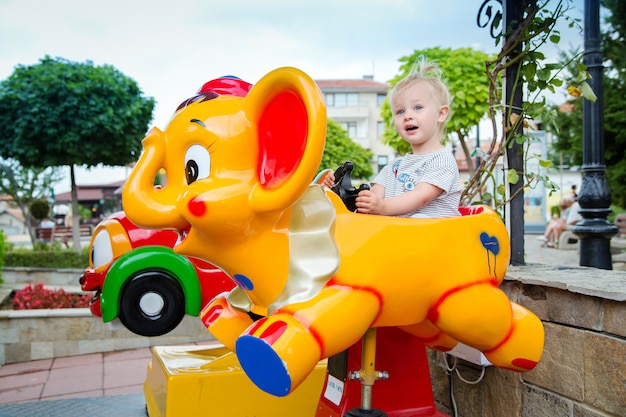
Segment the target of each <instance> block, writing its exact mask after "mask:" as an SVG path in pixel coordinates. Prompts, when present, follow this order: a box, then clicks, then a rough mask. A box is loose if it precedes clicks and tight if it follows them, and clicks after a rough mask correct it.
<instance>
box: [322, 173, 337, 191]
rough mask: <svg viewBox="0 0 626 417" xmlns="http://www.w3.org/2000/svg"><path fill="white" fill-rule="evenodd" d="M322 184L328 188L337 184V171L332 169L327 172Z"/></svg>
mask: <svg viewBox="0 0 626 417" xmlns="http://www.w3.org/2000/svg"><path fill="white" fill-rule="evenodd" d="M322 185H323V186H324V187H328V188H330V187H332V186H333V185H335V173H334V172H332V171H328V174H326V176H325V177H324V180H323V181H322Z"/></svg>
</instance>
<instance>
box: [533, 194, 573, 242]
mask: <svg viewBox="0 0 626 417" xmlns="http://www.w3.org/2000/svg"><path fill="white" fill-rule="evenodd" d="M573 204H574V200H572V199H571V198H569V197H566V198H564V199H563V200H561V202H560V203H559V209H560V210H561V215H560V216H556V215H554V216H553V217H552V220H550V223H548V227H546V231H545V233H544V234H543V236H539V237H538V238H537V239H538V240H542V241H544V242H546V246H548V247H549V248H554V247H555V246H556V244H557V242H558V241H559V238H560V237H561V234H562V233H563V232H564V231H565V230H566V229H567V226H568V223H569V221H568V216H569V213H570V210H571V207H572V205H573ZM575 204H578V203H575ZM576 212H578V210H576Z"/></svg>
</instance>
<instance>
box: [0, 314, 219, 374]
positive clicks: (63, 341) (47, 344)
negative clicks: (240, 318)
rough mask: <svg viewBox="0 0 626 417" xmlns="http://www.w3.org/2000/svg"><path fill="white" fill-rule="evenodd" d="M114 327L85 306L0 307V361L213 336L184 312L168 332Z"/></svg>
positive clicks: (209, 338)
mask: <svg viewBox="0 0 626 417" xmlns="http://www.w3.org/2000/svg"><path fill="white" fill-rule="evenodd" d="M117 327H118V328H117V329H115V330H113V329H111V328H110V326H109V325H108V324H105V323H103V322H102V319H100V318H98V317H94V316H92V315H91V313H90V312H89V309H87V308H71V309H70V308H68V309H57V310H22V311H11V310H5V311H0V365H3V364H8V363H14V362H24V361H30V360H37V359H48V358H58V357H63V356H74V355H85V354H89V353H99V352H110V351H114V350H124V349H136V348H141V347H150V346H162V345H177V344H185V343H191V342H199V341H205V340H213V338H212V336H211V334H210V333H209V332H208V331H207V330H206V328H205V327H204V326H203V325H202V322H201V321H200V319H199V318H198V317H191V316H185V318H184V319H183V321H182V322H181V323H180V324H179V325H178V327H176V328H175V329H174V330H172V331H171V332H170V333H168V334H166V335H163V336H158V337H144V336H138V335H136V334H134V333H132V332H130V331H129V330H127V329H126V328H125V327H123V326H122V325H121V324H119V325H118V326H117Z"/></svg>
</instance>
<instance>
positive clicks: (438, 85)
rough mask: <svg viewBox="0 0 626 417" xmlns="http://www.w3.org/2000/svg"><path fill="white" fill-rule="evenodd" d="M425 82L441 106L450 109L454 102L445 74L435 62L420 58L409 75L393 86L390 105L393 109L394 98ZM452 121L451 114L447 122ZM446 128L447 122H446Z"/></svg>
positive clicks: (390, 93)
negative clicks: (416, 84)
mask: <svg viewBox="0 0 626 417" xmlns="http://www.w3.org/2000/svg"><path fill="white" fill-rule="evenodd" d="M418 82H425V83H427V84H428V86H429V87H430V89H431V91H432V93H433V96H434V97H435V99H436V100H437V101H438V102H439V105H441V106H448V107H450V105H451V102H452V96H451V95H450V91H449V90H448V86H447V85H446V84H445V82H444V81H443V72H442V71H441V68H439V66H438V65H437V64H435V63H434V62H430V61H427V60H426V58H424V57H423V56H420V57H419V58H418V60H417V61H416V62H415V63H414V64H413V67H412V68H411V71H410V72H409V75H407V76H406V77H404V78H403V79H401V80H400V81H399V82H398V83H397V84H396V85H394V86H393V88H392V89H391V91H390V92H389V104H391V105H392V107H393V98H394V97H395V95H396V94H399V93H401V92H403V91H405V90H406V89H407V88H409V87H411V86H412V85H414V84H415V83H418ZM448 120H450V112H448V117H447V119H446V120H445V121H446V122H447V121H448ZM444 126H445V122H444Z"/></svg>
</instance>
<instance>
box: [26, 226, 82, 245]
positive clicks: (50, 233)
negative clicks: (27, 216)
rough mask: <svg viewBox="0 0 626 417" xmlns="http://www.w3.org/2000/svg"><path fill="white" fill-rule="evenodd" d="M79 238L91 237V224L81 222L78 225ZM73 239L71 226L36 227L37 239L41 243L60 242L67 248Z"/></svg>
mask: <svg viewBox="0 0 626 417" xmlns="http://www.w3.org/2000/svg"><path fill="white" fill-rule="evenodd" d="M79 235H80V240H83V238H91V226H90V225H88V224H81V225H80V227H79ZM72 239H73V235H72V227H71V226H69V227H68V226H55V227H38V228H37V241H38V242H42V243H51V242H62V243H63V244H65V246H66V247H68V248H69V242H70V241H71V240H72Z"/></svg>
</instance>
